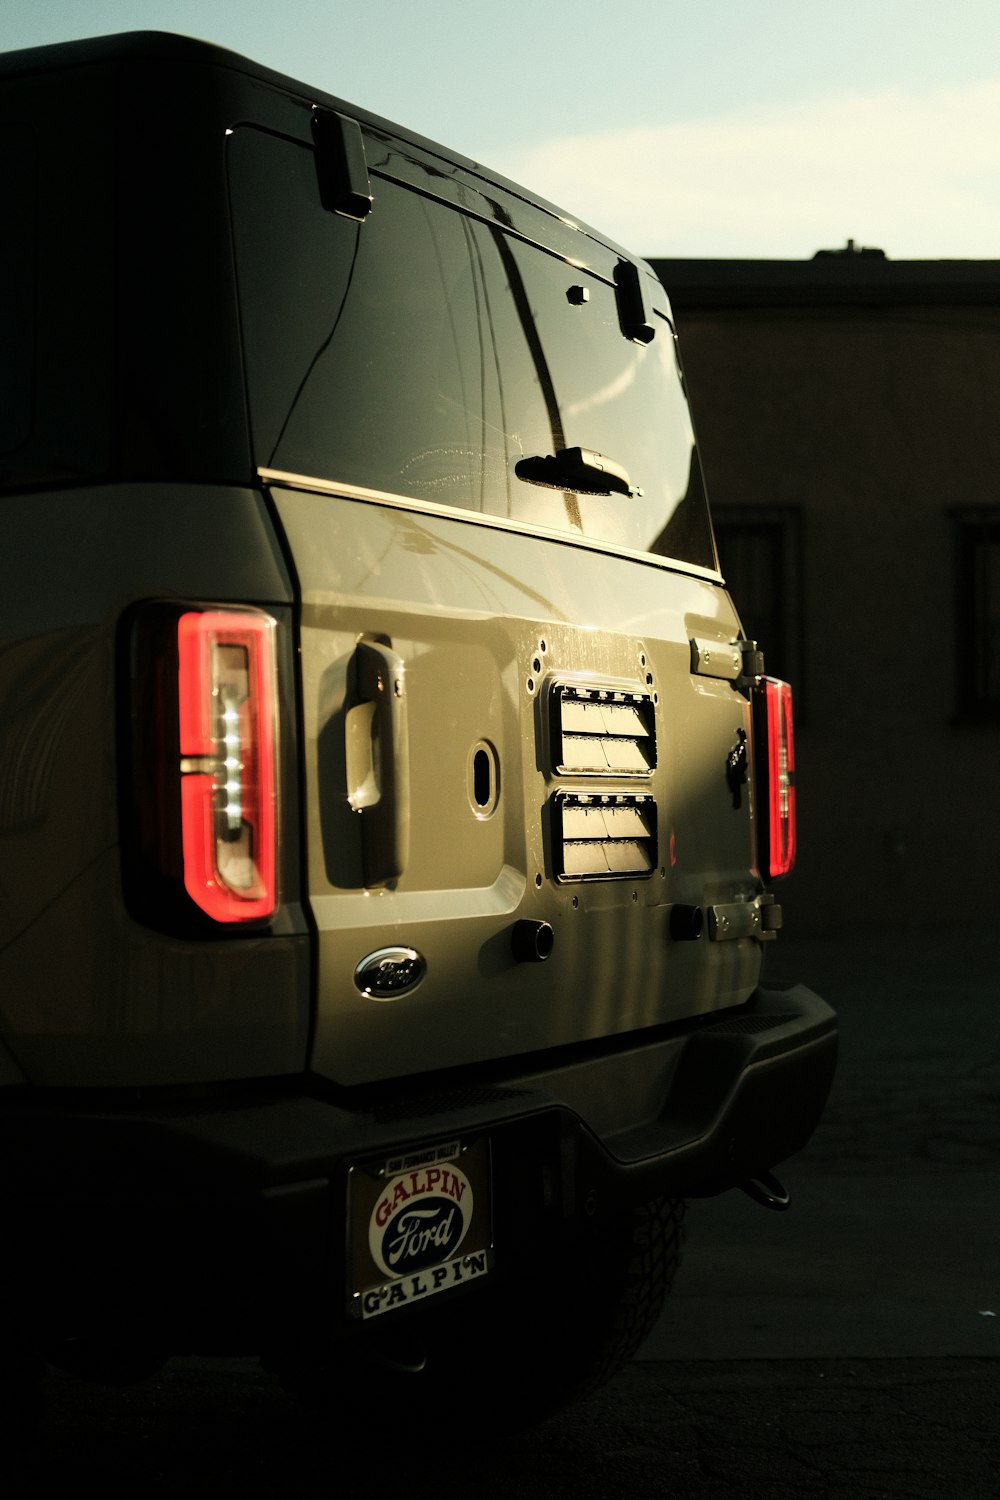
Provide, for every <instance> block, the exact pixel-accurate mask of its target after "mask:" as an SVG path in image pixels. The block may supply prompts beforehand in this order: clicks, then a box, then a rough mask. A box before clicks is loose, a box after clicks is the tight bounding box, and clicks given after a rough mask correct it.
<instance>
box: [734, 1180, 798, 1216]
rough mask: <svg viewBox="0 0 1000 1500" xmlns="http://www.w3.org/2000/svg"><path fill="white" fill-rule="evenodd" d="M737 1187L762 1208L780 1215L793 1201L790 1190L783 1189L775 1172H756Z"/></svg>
mask: <svg viewBox="0 0 1000 1500" xmlns="http://www.w3.org/2000/svg"><path fill="white" fill-rule="evenodd" d="M737 1186H738V1187H739V1188H741V1189H742V1191H743V1192H744V1193H746V1195H747V1197H748V1198H752V1199H753V1201H754V1202H755V1203H759V1204H760V1206H761V1208H770V1209H773V1210H774V1212H775V1213H778V1214H781V1213H784V1211H785V1209H786V1208H788V1207H789V1206H790V1204H791V1201H792V1200H791V1197H790V1195H789V1192H788V1189H787V1188H785V1187H782V1185H781V1183H780V1182H779V1181H778V1179H777V1177H775V1175H774V1173H773V1172H756V1173H754V1175H753V1177H747V1178H745V1179H744V1180H743V1181H742V1182H740V1183H738V1184H737Z"/></svg>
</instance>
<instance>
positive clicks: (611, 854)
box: [553, 792, 657, 880]
mask: <svg viewBox="0 0 1000 1500" xmlns="http://www.w3.org/2000/svg"><path fill="white" fill-rule="evenodd" d="M553 809H554V818H553V831H554V836H555V837H554V846H555V847H554V850H553V853H554V856H555V872H556V879H557V880H614V879H619V880H636V879H641V878H642V877H644V876H648V875H652V873H653V871H654V870H655V868H656V864H657V849H656V803H655V801H654V799H653V797H652V796H651V794H650V793H648V792H608V793H594V794H593V795H591V794H590V793H587V792H557V793H556V794H555V797H554V798H553Z"/></svg>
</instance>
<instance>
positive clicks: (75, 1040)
mask: <svg viewBox="0 0 1000 1500" xmlns="http://www.w3.org/2000/svg"><path fill="white" fill-rule="evenodd" d="M4 529H5V545H4V547H3V549H2V552H0V599H2V600H3V601H4V602H3V609H4V611H5V614H6V612H7V611H9V615H7V618H9V619H10V620H11V621H13V622H16V626H17V631H18V634H17V635H14V634H13V633H11V634H9V635H8V636H7V639H6V640H5V642H4V646H3V650H2V651H0V1043H2V1044H3V1045H4V1046H5V1047H6V1048H7V1049H8V1050H9V1052H10V1053H11V1054H12V1055H13V1057H14V1058H15V1059H16V1060H17V1062H18V1063H19V1065H20V1067H21V1069H22V1070H23V1072H24V1073H25V1074H26V1075H27V1077H28V1078H29V1080H30V1081H32V1082H35V1083H41V1084H66V1085H74V1086H91V1085H114V1086H124V1085H128V1086H133V1085H144V1084H159V1083H163V1084H168V1083H169V1084H176V1083H193V1082H207V1081H211V1080H217V1079H224V1078H241V1077H247V1076H252V1075H254V1074H262V1073H263V1074H269V1075H270V1074H279V1073H291V1072H297V1071H299V1070H301V1068H302V1067H303V1065H304V1061H305V1046H306V1036H307V1034H308V1026H309V1008H308V1007H309V1000H308V995H309V975H308V948H307V941H306V939H305V937H304V936H301V937H293V936H291V935H290V933H291V924H290V923H288V922H286V924H285V925H286V932H287V933H288V935H285V934H284V933H283V934H280V935H275V936H270V935H269V936H266V937H260V938H249V939H244V940H243V941H241V942H238V943H233V942H212V941H206V940H205V939H204V938H201V939H195V940H184V939H181V938H175V937H169V936H167V935H165V934H163V933H159V932H154V931H152V930H151V929H149V928H147V927H143V926H141V925H140V924H139V923H137V922H136V921H135V920H134V919H133V918H132V917H131V916H130V915H129V914H128V911H127V909H126V904H125V892H124V890H123V882H122V868H121V862H120V857H119V847H118V845H119V806H118V800H117V791H118V786H119V771H120V766H119V757H118V744H117V733H118V725H119V712H118V710H119V705H120V702H121V700H122V696H123V694H122V691H121V686H122V685H121V683H120V681H119V677H120V671H121V660H120V652H119V646H120V641H119V627H120V622H121V620H122V617H123V615H125V613H126V612H127V611H128V610H129V609H130V608H131V607H132V606H133V605H135V604H137V603H140V602H142V601H144V600H149V599H158V598H175V599H185V598H186V599H190V600H192V601H197V600H205V601H214V600H226V599H231V600H234V601H239V602H253V601H257V602H259V603H262V604H271V605H272V606H278V605H282V604H284V607H285V609H286V610H287V609H288V604H289V602H290V594H289V584H288V579H287V575H286V574H285V571H284V567H283V564H282V562H281V558H280V554H279V552H278V550H277V547H276V544H275V540H274V535H273V528H272V527H271V524H270V522H269V520H268V517H267V514H266V510H265V507H264V504H263V502H262V500H261V497H260V496H259V495H258V494H255V493H254V492H253V491H250V490H235V489H232V490H223V489H218V488H214V487H209V486H204V487H199V486H180V485H155V484H150V485H119V486H111V485H108V486H102V487H100V488H96V487H95V488H90V489H77V490H69V491H52V492H49V493H46V494H38V495H32V496H30V497H29V498H27V499H24V500H22V501H19V502H18V503H17V504H12V505H9V506H7V507H6V509H5V513H4ZM288 612H289V615H290V611H288Z"/></svg>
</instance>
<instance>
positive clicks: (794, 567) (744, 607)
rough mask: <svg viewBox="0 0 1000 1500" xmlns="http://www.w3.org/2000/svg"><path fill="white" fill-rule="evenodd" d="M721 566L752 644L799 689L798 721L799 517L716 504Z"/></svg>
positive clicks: (798, 709) (774, 509) (788, 510)
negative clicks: (755, 643)
mask: <svg viewBox="0 0 1000 1500" xmlns="http://www.w3.org/2000/svg"><path fill="white" fill-rule="evenodd" d="M712 517H713V520H714V523H715V540H716V544H717V546H718V549H719V566H720V568H721V569H722V576H723V578H724V579H725V580H726V586H727V588H728V589H729V592H730V593H731V594H732V596H733V602H734V603H735V605H736V608H737V611H738V612H739V616H740V619H741V620H742V621H743V628H744V630H745V631H746V633H747V635H748V637H749V638H750V639H751V640H755V641H758V642H759V643H760V645H761V648H762V649H763V652H764V665H765V667H766V669H767V671H768V673H769V674H770V675H771V676H773V677H783V678H784V679H785V680H786V681H787V682H790V683H791V684H792V686H793V688H794V689H795V717H796V719H797V720H799V721H800V722H801V720H802V716H803V711H804V708H805V683H804V682H803V680H802V560H801V515H800V512H799V510H798V508H797V507H792V506H756V505H741V506H735V505H733V506H727V505H722V506H713V508H712Z"/></svg>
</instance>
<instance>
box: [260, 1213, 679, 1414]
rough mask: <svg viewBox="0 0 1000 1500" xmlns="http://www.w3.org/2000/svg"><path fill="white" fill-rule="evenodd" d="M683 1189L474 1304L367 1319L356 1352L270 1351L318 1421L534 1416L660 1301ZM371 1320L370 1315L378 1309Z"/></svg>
mask: <svg viewBox="0 0 1000 1500" xmlns="http://www.w3.org/2000/svg"><path fill="white" fill-rule="evenodd" d="M684 1208H685V1205H684V1203H683V1202H682V1201H679V1200H676V1199H670V1198H655V1199H653V1200H651V1201H650V1202H648V1203H644V1204H641V1205H640V1206H639V1207H637V1208H635V1209H633V1210H631V1211H630V1212H627V1213H624V1214H622V1215H619V1216H615V1217H613V1218H612V1217H608V1218H605V1219H601V1220H597V1221H594V1222H592V1223H590V1224H588V1226H587V1232H586V1234H585V1235H584V1237H583V1242H582V1243H581V1244H580V1245H578V1246H577V1247H576V1248H575V1251H574V1254H573V1256H572V1258H571V1259H570V1263H569V1264H568V1265H564V1264H562V1263H560V1264H549V1265H548V1266H547V1267H540V1268H537V1269H536V1271H535V1273H534V1274H533V1275H532V1276H531V1277H530V1278H528V1277H522V1278H520V1279H519V1280H518V1281H517V1282H516V1283H513V1284H506V1285H505V1284H504V1283H503V1282H502V1281H501V1279H500V1275H499V1274H498V1276H497V1284H496V1287H495V1288H494V1289H493V1293H492V1295H491V1296H489V1297H484V1298H483V1299H482V1301H480V1302H477V1304H476V1305H475V1306H474V1305H473V1303H472V1301H471V1299H466V1298H461V1297H459V1298H457V1299H456V1300H455V1301H454V1302H453V1303H452V1304H451V1305H450V1306H449V1307H447V1308H445V1307H441V1308H439V1309H436V1310H435V1311H436V1312H437V1317H436V1318H435V1319H434V1320H429V1321H428V1324H427V1326H426V1328H420V1327H417V1326H416V1324H412V1325H407V1326H405V1327H404V1325H403V1323H402V1322H400V1324H399V1326H398V1328H395V1329H393V1328H392V1327H391V1326H387V1327H385V1328H384V1329H379V1330H377V1335H376V1337H377V1340H379V1341H378V1342H375V1343H373V1344H372V1345H371V1346H370V1347H369V1348H368V1349H367V1350H366V1354H365V1357H364V1358H363V1359H361V1360H359V1359H357V1358H352V1359H349V1360H344V1359H343V1358H342V1357H340V1356H338V1355H334V1356H333V1358H332V1359H328V1358H323V1359H321V1360H307V1359H301V1358H300V1359H289V1358H287V1357H285V1358H284V1359H281V1360H278V1361H276V1362H275V1363H276V1364H277V1367H278V1373H279V1374H280V1375H281V1377H282V1379H283V1380H284V1382H285V1384H286V1385H287V1386H288V1387H289V1388H290V1389H291V1390H293V1391H294V1393H295V1394H296V1395H297V1396H299V1397H300V1398H301V1399H303V1400H304V1402H305V1403H306V1405H307V1406H308V1407H309V1408H310V1410H311V1411H312V1413H313V1414H314V1416H316V1417H317V1418H319V1419H321V1420H322V1421H323V1422H324V1423H326V1422H328V1421H335V1420H337V1419H338V1417H340V1418H342V1419H343V1420H344V1421H345V1422H348V1423H349V1422H353V1421H354V1420H355V1419H356V1418H357V1417H358V1416H359V1415H360V1413H361V1412H366V1413H367V1414H369V1415H370V1413H371V1411H372V1410H373V1409H377V1410H379V1411H380V1412H381V1413H382V1414H383V1415H384V1416H385V1417H386V1418H387V1419H388V1420H391V1421H392V1422H393V1424H394V1426H395V1429H396V1430H397V1431H398V1430H400V1429H401V1428H405V1427H407V1426H414V1427H419V1426H422V1425H423V1424H425V1423H426V1421H427V1420H428V1418H429V1417H430V1416H431V1415H433V1414H434V1413H440V1412H441V1411H443V1410H446V1411H448V1412H449V1413H450V1414H451V1415H452V1416H455V1417H458V1418H460V1419H461V1422H462V1424H463V1426H464V1427H465V1428H466V1430H471V1431H475V1430H479V1431H488V1430H491V1429H492V1430H497V1429H500V1430H502V1429H503V1428H505V1427H506V1428H509V1427H511V1426H522V1425H526V1424H529V1423H531V1422H533V1421H537V1420H539V1419H541V1418H543V1417H546V1416H548V1415H550V1414H551V1413H553V1412H555V1411H557V1410H558V1409H559V1408H560V1407H563V1406H566V1405H567V1404H568V1403H570V1402H572V1401H575V1400H579V1399H580V1398H581V1397H584V1396H586V1395H588V1394H589V1393H590V1392H591V1391H594V1390H596V1389H597V1388H598V1387H599V1386H601V1385H603V1384H604V1383H605V1382H606V1381H608V1380H610V1379H611V1378H612V1377H613V1376H614V1375H615V1374H617V1372H618V1371H619V1370H620V1369H621V1368H622V1367H623V1365H625V1364H627V1363H628V1361H629V1360H630V1359H631V1358H632V1357H633V1356H634V1355H635V1353H636V1351H637V1350H638V1349H639V1347H640V1345H641V1344H642V1343H643V1341H644V1340H645V1338H646V1337H647V1336H648V1334H649V1333H650V1331H651V1330H652V1328H653V1325H654V1324H655V1323H656V1321H657V1319H658V1318H659V1316H660V1313H661V1312H662V1310H663V1304H664V1302H665V1300H666V1297H667V1294H668V1292H669V1291H670V1288H671V1285H672V1283H673V1279H674V1275H675V1273H676V1271H677V1267H678V1264H679V1262H680V1254H681V1246H682V1243H683V1230H684ZM380 1321H381V1320H380Z"/></svg>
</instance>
